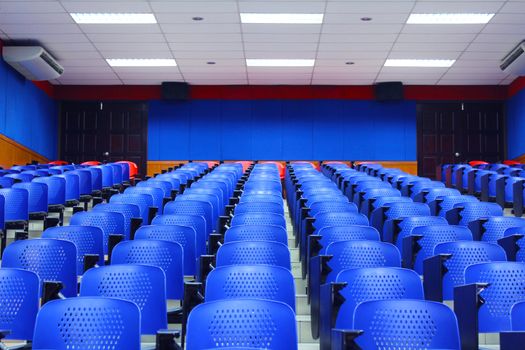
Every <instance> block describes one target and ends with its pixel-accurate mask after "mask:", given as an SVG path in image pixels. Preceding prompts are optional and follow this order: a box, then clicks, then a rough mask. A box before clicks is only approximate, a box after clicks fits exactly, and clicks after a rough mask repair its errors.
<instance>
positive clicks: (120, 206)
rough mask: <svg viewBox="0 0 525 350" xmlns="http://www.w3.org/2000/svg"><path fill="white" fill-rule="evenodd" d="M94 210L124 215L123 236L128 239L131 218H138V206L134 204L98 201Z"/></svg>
mask: <svg viewBox="0 0 525 350" xmlns="http://www.w3.org/2000/svg"><path fill="white" fill-rule="evenodd" d="M93 211H94V212H112V213H119V214H122V216H124V232H123V233H124V236H125V237H126V239H130V231H131V219H132V218H140V217H141V216H140V208H139V207H138V206H137V205H135V204H124V203H100V204H97V205H95V206H94V207H93Z"/></svg>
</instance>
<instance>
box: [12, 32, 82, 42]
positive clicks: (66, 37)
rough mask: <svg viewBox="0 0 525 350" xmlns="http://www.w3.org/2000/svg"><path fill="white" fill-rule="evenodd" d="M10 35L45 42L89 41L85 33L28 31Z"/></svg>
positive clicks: (18, 38) (16, 38)
mask: <svg viewBox="0 0 525 350" xmlns="http://www.w3.org/2000/svg"><path fill="white" fill-rule="evenodd" d="M9 37H10V38H11V39H13V40H27V39H31V40H36V41H39V42H41V43H43V44H53V43H88V42H89V40H88V38H87V37H86V36H85V35H84V34H57V33H28V34H10V35H9Z"/></svg>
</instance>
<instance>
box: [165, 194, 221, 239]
mask: <svg viewBox="0 0 525 350" xmlns="http://www.w3.org/2000/svg"><path fill="white" fill-rule="evenodd" d="M164 215H195V216H201V217H202V218H204V223H205V232H206V233H207V234H208V235H209V234H211V233H212V231H213V226H214V222H213V207H212V205H211V203H209V202H203V201H195V200H191V201H190V200H187V201H172V202H168V203H167V204H166V207H165V208H164Z"/></svg>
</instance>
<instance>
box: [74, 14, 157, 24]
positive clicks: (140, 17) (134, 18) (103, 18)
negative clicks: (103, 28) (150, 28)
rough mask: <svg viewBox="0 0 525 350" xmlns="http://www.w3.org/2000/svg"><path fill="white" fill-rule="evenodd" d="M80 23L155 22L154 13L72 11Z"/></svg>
mask: <svg viewBox="0 0 525 350" xmlns="http://www.w3.org/2000/svg"><path fill="white" fill-rule="evenodd" d="M71 17H73V20H74V21H75V22H76V23H78V24H153V23H157V19H156V18H155V16H154V15H153V14H152V13H71Z"/></svg>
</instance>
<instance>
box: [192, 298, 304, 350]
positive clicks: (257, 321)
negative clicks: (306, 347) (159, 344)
mask: <svg viewBox="0 0 525 350" xmlns="http://www.w3.org/2000/svg"><path fill="white" fill-rule="evenodd" d="M187 329H188V333H187V338H186V347H187V349H192V350H193V349H195V350H199V349H220V348H228V349H230V348H232V347H233V348H234V347H241V348H242V347H248V348H255V349H272V350H294V349H295V350H297V326H296V321H295V313H294V312H293V310H292V308H290V306H288V305H286V304H284V303H281V302H278V301H271V300H263V299H233V300H217V301H210V302H207V303H204V304H200V305H198V306H197V307H195V308H194V309H193V310H192V311H191V313H190V316H189V318H188V326H187Z"/></svg>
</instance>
